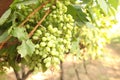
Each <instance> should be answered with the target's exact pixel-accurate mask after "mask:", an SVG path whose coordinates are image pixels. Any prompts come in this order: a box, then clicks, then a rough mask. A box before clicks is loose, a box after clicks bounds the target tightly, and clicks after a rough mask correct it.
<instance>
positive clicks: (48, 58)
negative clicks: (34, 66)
mask: <svg viewBox="0 0 120 80" xmlns="http://www.w3.org/2000/svg"><path fill="white" fill-rule="evenodd" d="M43 62H44V63H47V62H51V57H47V58H45V59H44V61H43Z"/></svg>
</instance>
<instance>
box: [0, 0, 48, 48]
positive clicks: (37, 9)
mask: <svg viewBox="0 0 120 80" xmlns="http://www.w3.org/2000/svg"><path fill="white" fill-rule="evenodd" d="M49 2H50V0H48V1H46V2H45V3H43V4H42V5H40V6H39V7H38V8H36V9H35V10H34V11H33V12H32V13H30V14H29V15H28V17H27V18H26V19H25V20H24V21H23V22H22V23H21V24H20V25H19V26H18V27H22V26H23V25H24V24H25V23H26V22H27V21H28V20H29V18H30V17H32V16H33V15H34V14H35V13H36V12H38V11H39V10H40V9H42V8H43V7H44V6H45V5H46V4H47V3H49ZM42 21H43V20H42ZM42 21H41V22H42ZM40 24H41V23H40ZM31 34H32V33H31ZM11 37H12V36H8V37H7V38H6V40H5V41H4V42H2V43H1V44H0V50H1V49H2V48H3V47H4V45H5V44H6V42H7V41H8V40H9V39H10V38H11Z"/></svg>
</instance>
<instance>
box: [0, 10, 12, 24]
mask: <svg viewBox="0 0 120 80" xmlns="http://www.w3.org/2000/svg"><path fill="white" fill-rule="evenodd" d="M10 14H11V9H8V10H7V11H6V12H5V13H4V14H3V15H2V16H1V18H0V26H1V25H3V24H4V23H5V22H6V20H7V19H8V17H9V16H10Z"/></svg>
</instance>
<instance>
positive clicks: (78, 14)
mask: <svg viewBox="0 0 120 80" xmlns="http://www.w3.org/2000/svg"><path fill="white" fill-rule="evenodd" d="M67 13H68V14H71V15H72V16H73V18H74V20H75V21H76V22H77V24H80V25H81V24H85V22H88V19H87V15H86V13H84V12H83V11H82V9H81V7H80V6H78V5H69V6H68V12H67Z"/></svg>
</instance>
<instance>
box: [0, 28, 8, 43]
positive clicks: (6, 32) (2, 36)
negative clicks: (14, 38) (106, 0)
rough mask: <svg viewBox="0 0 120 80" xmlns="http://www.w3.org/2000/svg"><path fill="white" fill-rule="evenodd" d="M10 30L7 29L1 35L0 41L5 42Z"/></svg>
mask: <svg viewBox="0 0 120 80" xmlns="http://www.w3.org/2000/svg"><path fill="white" fill-rule="evenodd" d="M8 35H9V34H8V31H7V30H6V31H5V32H4V33H3V34H2V35H0V43H1V42H3V41H4V40H5V39H6V38H7V37H8Z"/></svg>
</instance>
